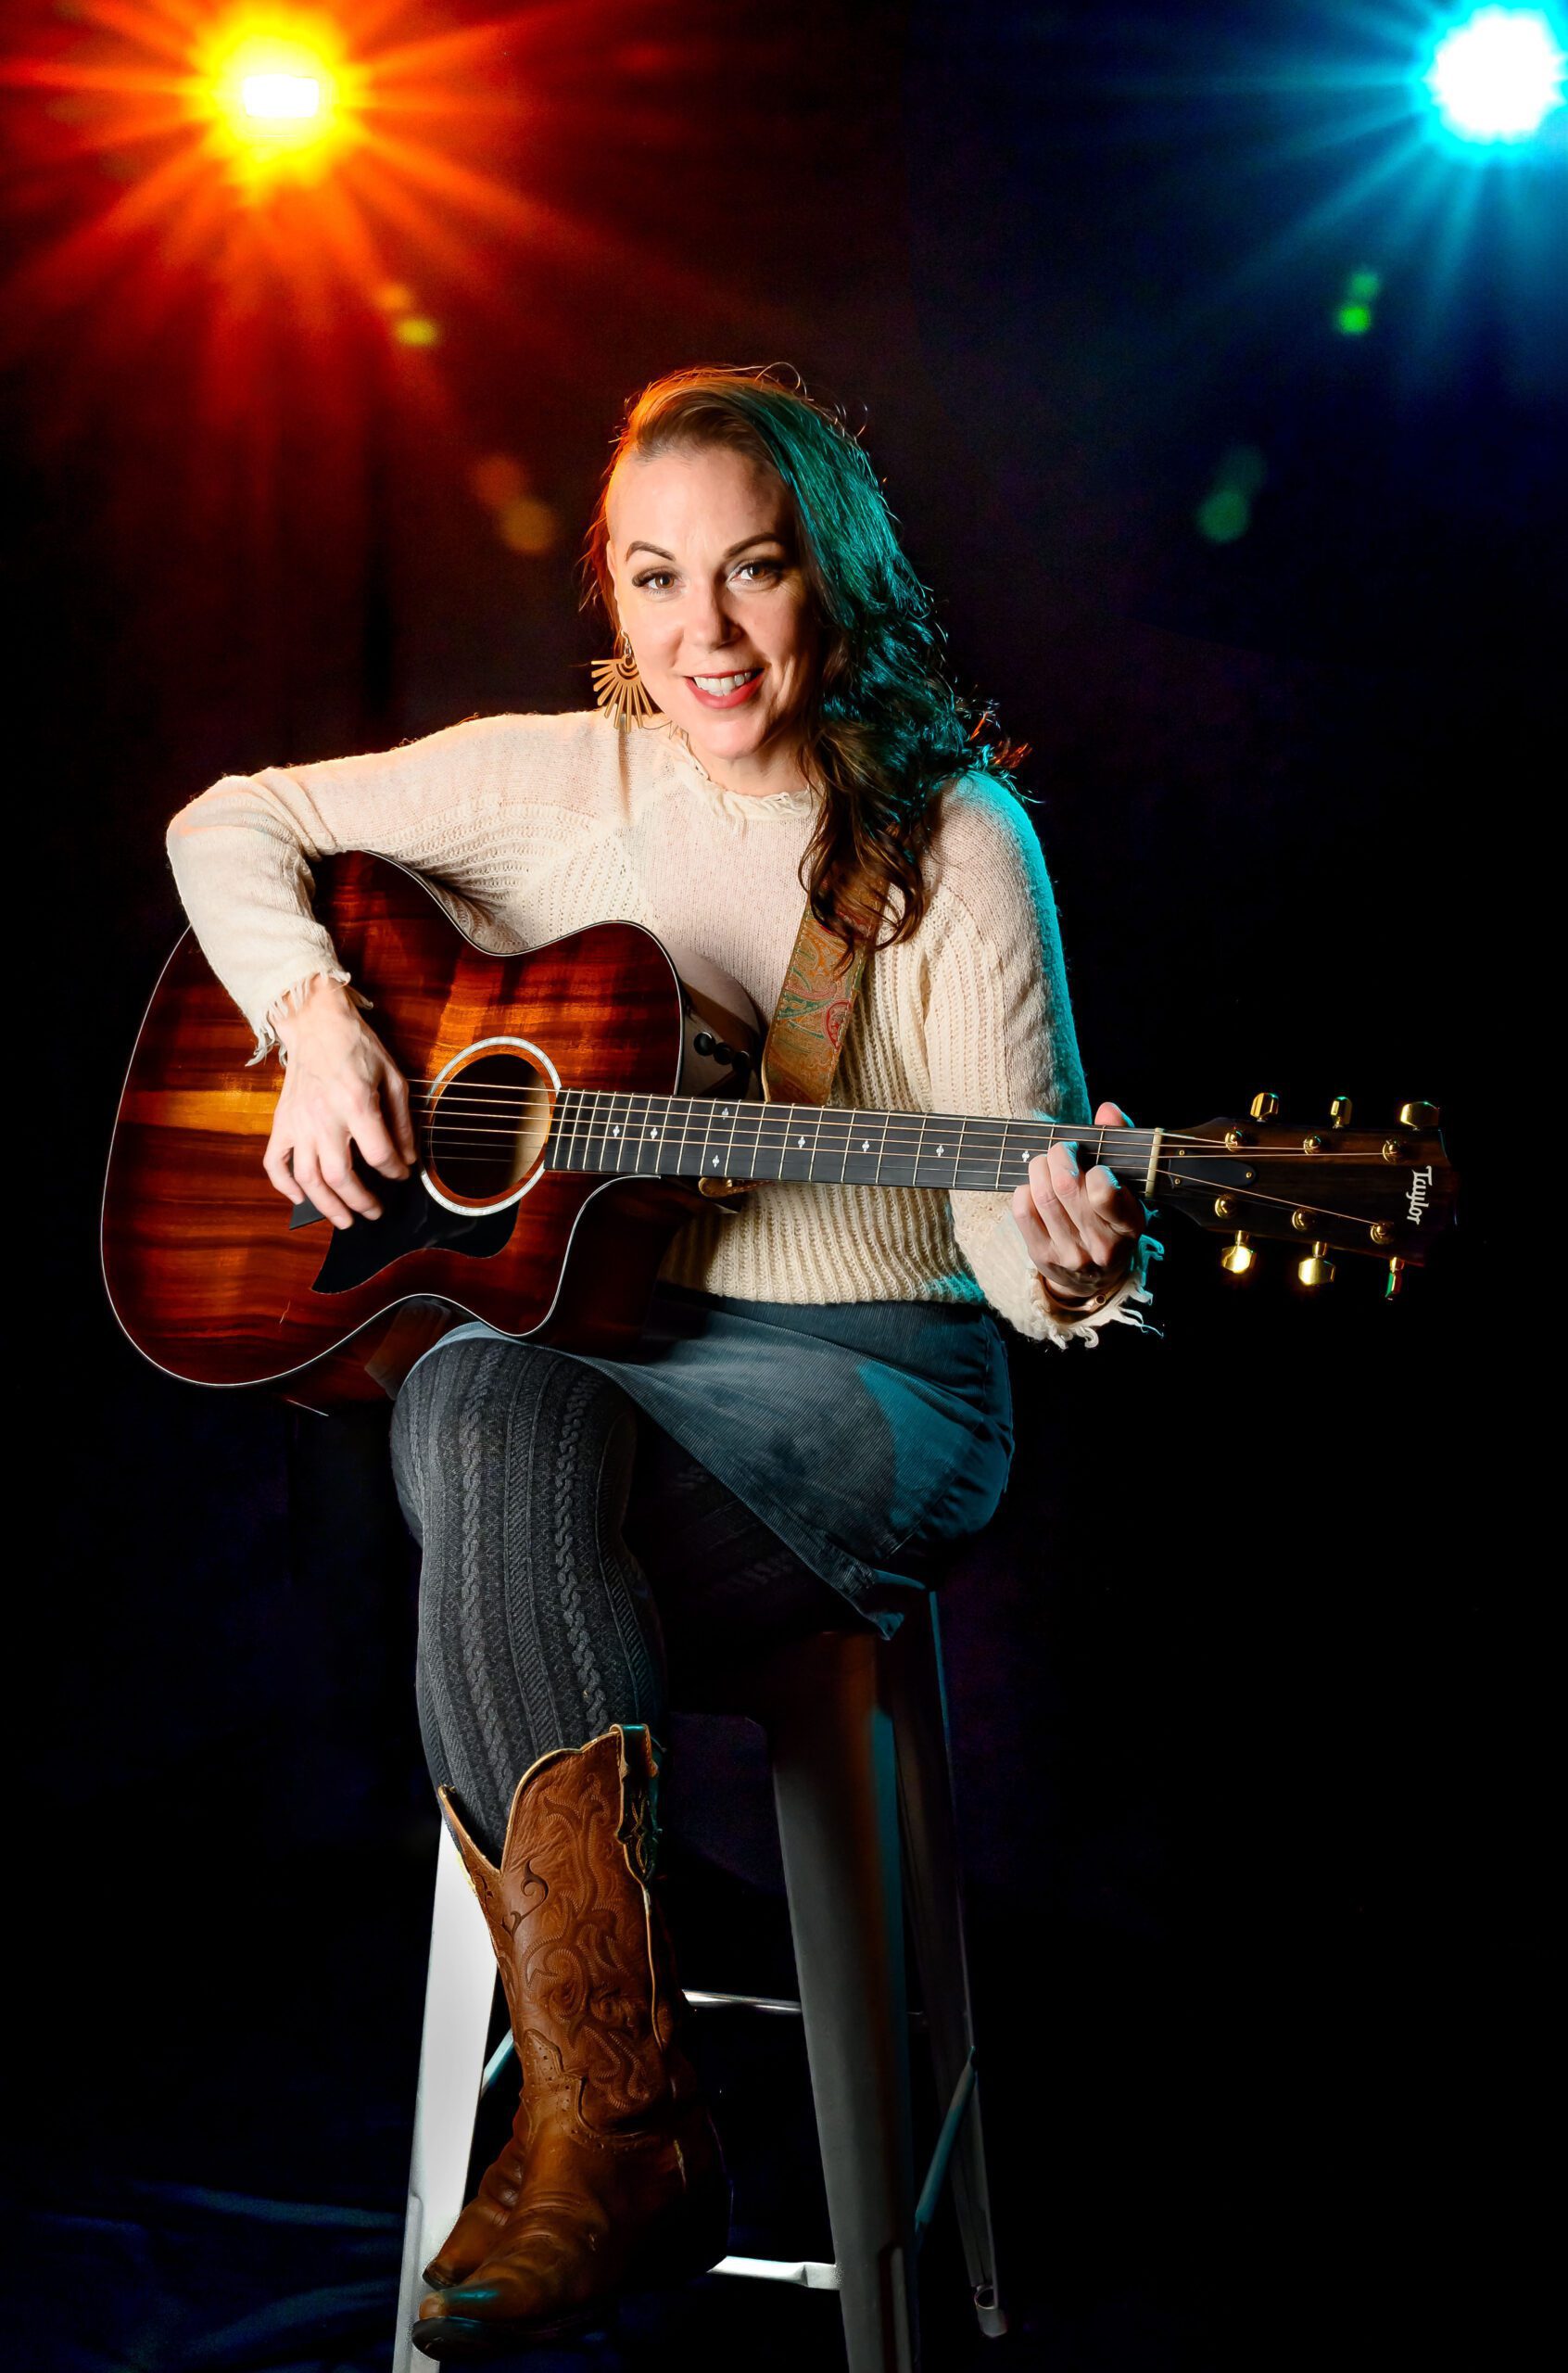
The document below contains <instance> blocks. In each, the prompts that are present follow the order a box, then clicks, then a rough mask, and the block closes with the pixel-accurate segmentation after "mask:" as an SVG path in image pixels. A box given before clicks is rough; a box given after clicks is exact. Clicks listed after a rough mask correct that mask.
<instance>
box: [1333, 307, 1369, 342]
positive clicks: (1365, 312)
mask: <svg viewBox="0 0 1568 2373" xmlns="http://www.w3.org/2000/svg"><path fill="white" fill-rule="evenodd" d="M1371 327H1372V307H1371V306H1370V305H1341V307H1340V309H1339V311H1338V312H1337V313H1335V315H1334V328H1335V329H1336V330H1337V331H1338V332H1339V334H1340V336H1341V337H1365V336H1366V334H1367V332H1368V331H1369V330H1370V329H1371Z"/></svg>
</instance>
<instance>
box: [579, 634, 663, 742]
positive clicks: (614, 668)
mask: <svg viewBox="0 0 1568 2373" xmlns="http://www.w3.org/2000/svg"><path fill="white" fill-rule="evenodd" d="M593 696H594V699H595V700H596V701H597V702H598V703H599V705H600V707H601V709H602V710H603V711H604V714H605V716H606V717H608V718H609V719H610V722H611V724H612V725H613V727H614V729H615V730H616V732H617V733H629V732H630V731H631V730H632V728H633V726H634V725H646V724H647V722H648V720H649V718H650V717H657V715H658V714H659V712H658V710H657V708H656V707H655V706H654V704H653V702H652V700H651V697H650V695H649V691H648V687H647V685H646V684H645V683H644V682H643V680H642V679H641V677H640V676H639V674H638V672H637V661H636V659H635V658H634V657H633V656H632V647H631V641H630V638H629V637H628V636H627V635H626V634H619V635H617V636H616V638H615V649H614V652H613V655H612V656H611V657H610V658H608V659H596V660H595V661H594V663H593Z"/></svg>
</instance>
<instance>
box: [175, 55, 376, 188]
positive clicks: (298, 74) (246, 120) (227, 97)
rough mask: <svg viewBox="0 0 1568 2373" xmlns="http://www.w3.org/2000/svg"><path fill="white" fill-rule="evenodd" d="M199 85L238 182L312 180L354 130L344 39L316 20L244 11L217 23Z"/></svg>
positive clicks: (351, 84)
mask: <svg viewBox="0 0 1568 2373" xmlns="http://www.w3.org/2000/svg"><path fill="white" fill-rule="evenodd" d="M354 81H355V77H354V73H353V70H352V68H351V67H350V66H349V65H348V61H347V60H346V59H345V57H344V55H343V44H342V41H341V37H340V36H339V35H338V34H337V32H336V31H335V28H334V27H333V26H332V25H330V24H329V23H327V22H325V21H324V20H323V19H319V18H301V17H297V16H289V17H278V16H267V17H258V16H257V15H255V14H254V13H250V12H247V13H246V14H243V15H241V16H238V17H234V18H232V19H230V20H229V21H228V22H227V23H226V24H224V25H222V26H221V27H220V28H219V30H218V31H217V32H215V33H214V34H213V36H212V37H211V39H210V41H209V44H208V45H207V51H206V55H205V56H204V57H203V59H202V76H201V82H202V88H203V91H204V94H205V96H206V101H207V107H208V110H209V113H210V115H211V117H212V118H213V120H214V121H215V123H216V125H217V127H218V129H219V132H220V133H221V137H222V140H223V143H224V146H225V147H226V148H227V149H228V151H229V154H230V159H231V162H232V163H233V165H234V170H235V172H236V174H237V176H238V178H239V179H240V180H241V181H243V182H246V183H247V184H251V185H253V186H254V185H255V184H264V183H266V182H268V181H271V180H273V179H275V178H277V177H279V176H280V175H285V174H286V175H291V176H293V177H295V178H307V179H314V177H315V176H316V175H317V174H318V173H319V172H320V171H322V168H323V167H324V166H325V165H327V164H328V163H330V162H331V161H332V159H333V158H334V157H335V155H336V154H337V153H338V152H339V151H340V150H341V149H342V147H343V146H344V145H345V143H346V141H347V139H348V137H349V136H350V134H351V133H352V131H353V128H354V105H353V102H354V97H355V92H354Z"/></svg>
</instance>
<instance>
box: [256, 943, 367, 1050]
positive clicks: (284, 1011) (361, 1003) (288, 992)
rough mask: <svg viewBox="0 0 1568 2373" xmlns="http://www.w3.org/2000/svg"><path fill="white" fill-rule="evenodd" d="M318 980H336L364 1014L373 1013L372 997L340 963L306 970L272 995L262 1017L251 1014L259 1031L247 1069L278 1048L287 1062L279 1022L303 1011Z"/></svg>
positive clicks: (257, 1031) (285, 1048)
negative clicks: (356, 984)
mask: <svg viewBox="0 0 1568 2373" xmlns="http://www.w3.org/2000/svg"><path fill="white" fill-rule="evenodd" d="M318 981H335V982H336V983H337V984H338V986H339V987H340V988H345V989H347V990H348V995H349V996H350V998H351V999H352V1000H353V1002H354V1004H355V1005H356V1006H357V1007H358V1008H359V1009H360V1012H361V1013H368V1012H369V1010H370V1007H371V999H370V998H369V997H367V996H365V994H364V992H363V991H362V990H361V989H357V988H356V987H355V986H354V982H353V976H352V974H350V973H348V972H346V971H344V970H343V967H342V966H341V965H340V964H322V965H319V966H318V967H317V969H316V970H315V971H313V972H307V973H305V974H304V975H303V977H302V978H301V979H299V980H297V981H291V982H290V983H289V984H288V986H287V988H286V989H280V990H279V991H278V993H277V995H276V996H273V997H269V998H268V1000H267V1007H266V1010H265V1012H264V1013H262V1014H261V1015H259V1016H257V1015H256V1014H250V1015H248V1016H247V1020H248V1022H249V1023H250V1026H251V1028H252V1029H253V1030H254V1031H255V1033H256V1044H255V1046H254V1047H253V1048H252V1050H251V1055H250V1060H249V1062H248V1063H247V1065H246V1069H247V1071H248V1070H250V1069H251V1068H252V1067H253V1066H254V1065H255V1064H257V1063H259V1062H264V1061H265V1060H266V1059H267V1057H268V1056H269V1055H270V1054H271V1053H272V1048H273V1047H277V1050H278V1060H279V1062H280V1063H286V1062H287V1060H288V1049H287V1047H285V1046H284V1045H283V1044H282V1043H281V1041H280V1040H279V1037H278V1023H279V1022H282V1021H286V1020H287V1018H288V1016H289V1015H290V1014H291V1013H297V1012H298V1011H299V1009H300V1007H301V1006H302V1005H303V1004H304V1002H305V1000H306V998H307V996H309V995H310V991H311V989H312V988H313V987H314V986H315V983H317V982H318Z"/></svg>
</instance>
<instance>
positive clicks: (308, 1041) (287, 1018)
mask: <svg viewBox="0 0 1568 2373" xmlns="http://www.w3.org/2000/svg"><path fill="white" fill-rule="evenodd" d="M275 1026H276V1029H277V1034H278V1037H279V1039H280V1040H281V1041H282V1044H283V1046H284V1048H285V1052H286V1054H287V1057H288V1060H287V1062H286V1064H285V1068H284V1080H283V1089H282V1092H281V1093H280V1095H279V1097H278V1104H277V1110H276V1111H275V1112H274V1113H273V1115H272V1136H271V1137H270V1138H269V1139H268V1142H267V1151H266V1154H265V1156H264V1157H263V1160H262V1167H263V1169H264V1170H265V1171H266V1173H267V1175H268V1177H269V1178H270V1179H271V1180H272V1184H273V1186H274V1187H276V1188H277V1190H278V1192H279V1194H280V1195H285V1196H286V1197H287V1199H288V1200H289V1201H290V1202H291V1203H302V1202H304V1201H305V1200H306V1199H307V1198H309V1199H310V1201H311V1202H312V1203H313V1204H314V1205H315V1207H316V1209H317V1211H318V1212H320V1213H321V1214H322V1218H323V1219H328V1220H330V1221H331V1222H332V1224H333V1225H334V1227H352V1225H354V1218H355V1214H356V1213H359V1214H360V1216H361V1217H363V1218H365V1219H367V1220H375V1219H379V1218H380V1217H381V1205H380V1204H379V1203H378V1202H377V1201H376V1199H375V1197H374V1195H373V1193H372V1191H371V1189H370V1187H368V1186H367V1185H366V1183H365V1181H364V1180H363V1179H362V1178H361V1177H360V1175H359V1174H358V1173H357V1171H356V1170H355V1168H354V1159H353V1157H354V1149H355V1148H356V1147H358V1148H359V1151H360V1156H361V1158H362V1160H363V1161H365V1162H366V1163H368V1164H369V1166H370V1168H371V1169H372V1170H378V1171H379V1172H380V1173H381V1174H382V1176H383V1177H384V1178H406V1177H407V1176H408V1174H409V1172H410V1170H411V1168H412V1166H413V1163H414V1161H415V1159H416V1154H417V1148H416V1147H415V1144H414V1133H413V1123H412V1122H411V1119H410V1117H409V1090H408V1084H407V1082H406V1081H405V1080H404V1078H403V1075H402V1073H401V1072H399V1071H398V1066H397V1065H396V1063H395V1062H394V1061H393V1060H392V1058H391V1056H390V1055H389V1054H388V1053H387V1051H386V1047H384V1046H383V1045H382V1043H381V1041H380V1039H379V1038H378V1037H377V1036H376V1034H375V1033H374V1031H373V1030H372V1029H371V1028H369V1026H368V1025H367V1024H366V1022H365V1021H364V1020H363V1018H362V1016H361V1015H360V1011H359V1009H358V1008H357V1007H356V1005H355V1004H354V1001H353V999H352V997H351V996H349V995H348V990H347V989H346V988H344V987H343V985H342V983H340V982H337V981H333V980H329V979H328V978H327V976H326V974H325V973H324V972H321V973H318V974H317V976H316V978H315V979H314V980H313V981H312V982H311V983H310V987H309V989H308V990H307V991H306V993H305V995H304V996H302V997H301V998H300V999H299V1001H298V1003H297V1006H295V1007H294V1008H292V1009H290V1010H289V1011H287V1012H286V1013H280V1014H278V1015H277V1016H276V1023H275Z"/></svg>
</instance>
